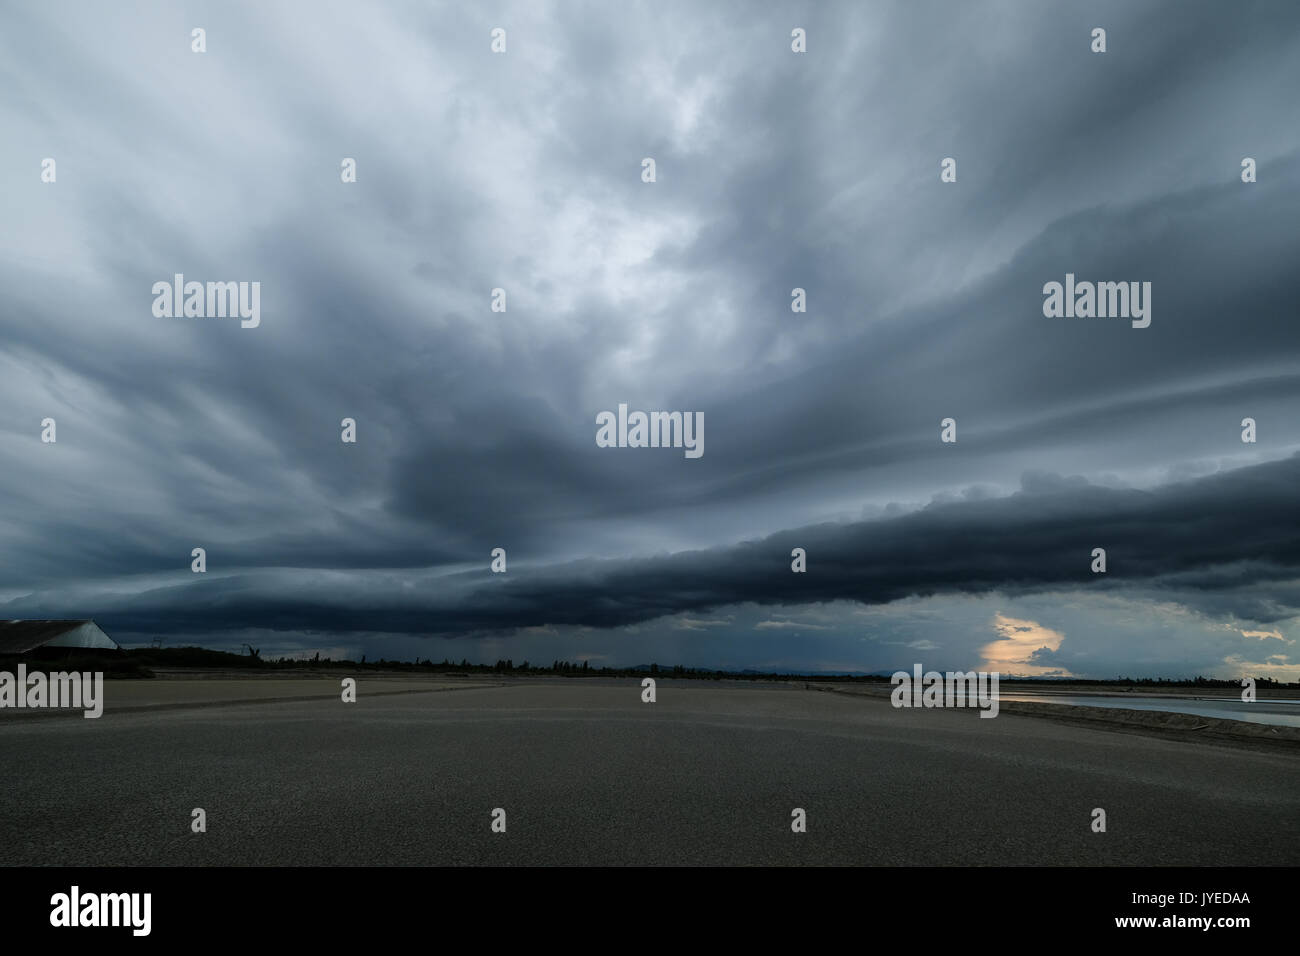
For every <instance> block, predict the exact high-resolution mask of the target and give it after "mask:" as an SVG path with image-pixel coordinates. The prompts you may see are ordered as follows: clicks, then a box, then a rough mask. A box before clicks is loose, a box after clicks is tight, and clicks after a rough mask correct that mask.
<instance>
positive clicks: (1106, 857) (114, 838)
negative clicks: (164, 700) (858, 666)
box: [0, 678, 1300, 866]
mask: <svg viewBox="0 0 1300 956" xmlns="http://www.w3.org/2000/svg"><path fill="white" fill-rule="evenodd" d="M398 686H399V685H397V684H395V683H393V682H385V684H384V686H383V688H382V689H383V690H391V689H396V688H397V687H398ZM371 687H373V685H368V684H367V682H366V681H365V679H364V678H363V679H362V680H361V682H360V697H359V700H358V702H357V703H356V704H343V703H341V702H340V701H339V700H338V697H337V696H334V697H332V698H320V699H303V700H296V701H289V702H278V703H270V702H257V703H244V704H221V705H216V706H212V705H209V706H203V707H194V708H184V707H180V708H177V707H174V706H173V707H172V708H171V709H165V710H157V711H154V712H147V711H143V710H134V709H129V708H125V707H124V708H122V709H120V710H115V709H114V708H113V706H111V702H112V701H113V700H114V698H113V696H111V695H110V696H109V700H110V707H109V708H108V709H107V710H106V712H105V715H104V717H102V718H101V719H99V720H84V719H82V718H80V717H72V716H66V715H60V716H57V717H50V718H40V719H22V718H18V719H5V720H0V764H2V770H3V773H2V775H0V864H5V865H9V864H58V865H75V866H82V865H105V864H189V865H193V864H259V865H266V864H336V865H337V864H344V865H346V864H475V863H482V864H555V863H562V864H567V863H600V864H625V863H632V864H646V863H651V864H677V863H691V864H1068V865H1095V864H1156V865H1161V864H1193V865H1196V864H1204V865H1230V864H1231V865H1252V864H1296V863H1300V759H1297V758H1296V757H1294V756H1290V755H1287V754H1272V753H1259V752H1250V751H1245V750H1239V749H1234V748H1232V747H1228V746H1221V745H1211V744H1197V743H1184V742H1179V741H1170V740H1161V739H1157V738H1148V737H1143V736H1137V735H1133V734H1121V733H1113V732H1109V731H1105V730H1096V729H1091V728H1088V727H1078V726H1071V725H1068V724H1061V723H1057V722H1054V721H1048V720H1040V719H1037V718H1034V717H1024V716H1016V715H1012V714H1003V715H1001V716H999V717H998V718H996V719H993V720H988V719H980V718H979V717H977V716H976V713H975V712H973V711H965V710H895V709H893V708H892V707H890V706H889V704H888V702H887V701H886V700H881V699H872V698H863V697H850V696H846V695H841V694H830V693H818V692H815V691H809V690H804V689H802V688H800V687H798V686H789V685H779V684H778V685H763V684H759V685H750V684H735V685H731V684H714V683H712V682H703V683H698V684H697V683H692V682H674V681H666V680H664V681H660V683H659V688H658V702H657V703H654V704H643V703H642V702H641V698H640V693H641V692H640V687H639V684H638V682H637V681H635V680H630V681H627V682H625V683H619V682H595V681H563V680H556V681H535V682H534V681H521V682H513V683H510V684H509V685H508V686H471V687H468V688H463V689H457V690H452V691H449V692H436V691H433V690H430V691H427V692H419V693H404V694H387V695H381V694H378V693H375V694H371V695H370V696H367V689H368V688H371ZM374 689H375V690H379V689H381V688H374ZM111 690H112V689H111V688H110V691H111ZM124 693H125V692H124V691H119V695H122V694H124ZM119 699H120V700H122V701H123V702H125V697H124V696H119ZM195 807H203V808H204V809H205V810H206V811H207V821H208V832H207V833H205V834H193V833H191V832H190V811H191V810H192V809H193V808H195ZM494 807H503V808H505V810H506V813H507V832H506V833H504V834H494V833H492V832H491V831H490V826H489V825H490V821H491V816H490V814H491V811H492V809H493V808H494ZM794 807H803V808H805V809H806V810H807V814H808V832H807V833H804V834H795V833H792V832H791V830H790V811H791V809H792V808H794ZM1094 807H1103V808H1104V809H1105V810H1106V813H1107V816H1108V830H1107V832H1106V833H1104V834H1097V833H1093V832H1091V830H1090V829H1089V822H1090V820H1091V811H1092V809H1093V808H1094Z"/></svg>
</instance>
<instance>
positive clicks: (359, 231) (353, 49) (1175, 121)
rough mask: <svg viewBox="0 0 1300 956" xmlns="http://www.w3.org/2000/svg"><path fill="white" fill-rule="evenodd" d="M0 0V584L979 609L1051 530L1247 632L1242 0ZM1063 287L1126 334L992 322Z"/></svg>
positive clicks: (1249, 145)
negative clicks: (646, 176) (696, 0)
mask: <svg viewBox="0 0 1300 956" xmlns="http://www.w3.org/2000/svg"><path fill="white" fill-rule="evenodd" d="M5 17H6V19H7V21H8V26H9V29H6V30H4V31H0V80H3V82H4V88H5V89H6V90H8V91H9V93H8V95H7V96H6V98H5V99H4V100H3V101H2V102H0V122H3V123H4V126H5V129H6V130H7V131H8V133H7V137H6V139H7V142H8V144H9V145H8V146H7V148H6V149H5V150H4V153H3V155H2V156H0V205H3V207H4V208H5V209H6V210H8V211H9V212H8V214H7V216H6V220H7V228H6V229H5V230H4V234H3V236H0V253H2V255H0V309H2V311H3V316H4V322H3V326H2V327H0V346H2V348H0V403H3V405H4V407H6V408H7V409H9V410H10V411H9V413H8V414H7V415H6V416H5V418H4V421H3V424H2V426H0V427H2V428H3V432H2V433H0V490H3V492H4V495H3V501H2V502H0V555H3V559H4V575H3V579H0V595H3V596H4V597H7V598H8V599H9V600H10V604H9V605H8V613H10V614H13V615H19V616H34V615H35V613H37V612H38V611H39V612H41V613H49V614H55V615H63V614H71V613H74V612H75V613H85V614H90V615H92V616H95V617H98V618H101V619H106V620H107V621H108V623H110V624H115V625H116V626H118V627H120V628H123V629H126V630H129V631H131V632H148V631H150V630H159V631H162V630H179V631H190V632H198V631H204V632H206V633H211V632H214V631H215V632H220V631H222V630H227V629H234V628H239V627H245V626H253V627H266V628H274V629H280V630H283V631H285V632H286V633H291V632H294V631H303V632H306V631H310V630H312V629H314V628H322V629H326V630H329V629H335V630H345V629H349V628H353V627H356V628H357V629H358V630H364V631H367V632H375V631H378V632H409V633H413V634H423V633H448V634H451V633H473V634H480V633H482V632H483V631H485V630H490V629H492V628H498V627H505V628H509V627H514V626H517V625H524V624H533V623H537V622H543V621H545V622H559V623H564V622H568V623H572V624H583V625H590V626H606V625H612V624H625V623H628V622H632V621H638V620H647V619H650V618H652V617H654V616H655V615H658V614H669V613H676V612H682V611H690V610H697V609H702V608H708V607H717V606H721V605H724V604H727V603H730V602H746V601H754V600H757V601H767V600H774V601H777V600H779V601H782V602H788V603H798V602H804V601H824V600H829V599H832V598H848V599H861V600H867V601H881V600H890V599H892V598H894V597H898V596H900V595H905V594H912V593H929V592H934V593H949V592H984V591H989V590H995V591H1000V592H1005V593H1014V592H1016V591H1017V590H1018V589H1022V588H1029V589H1034V588H1043V587H1047V586H1057V585H1061V584H1065V583H1069V582H1071V581H1075V580H1076V579H1077V578H1078V576H1079V569H1080V567H1082V566H1083V565H1082V564H1080V563H1079V560H1078V558H1077V553H1078V551H1077V549H1079V548H1082V549H1083V554H1084V555H1085V556H1086V554H1087V552H1088V551H1089V550H1090V549H1091V548H1092V547H1094V546H1107V547H1109V548H1111V549H1112V550H1111V553H1112V560H1114V561H1115V562H1116V564H1115V566H1114V571H1113V572H1112V576H1111V578H1109V579H1108V582H1107V586H1108V587H1116V586H1118V583H1117V582H1119V581H1121V580H1122V581H1123V582H1125V583H1127V584H1128V585H1132V584H1133V583H1134V582H1137V581H1141V582H1142V584H1143V586H1144V587H1148V586H1149V587H1155V588H1174V587H1175V585H1176V586H1177V590H1178V591H1179V593H1180V594H1182V595H1183V597H1182V599H1183V600H1187V601H1190V602H1196V603H1198V604H1199V605H1201V606H1204V607H1207V608H1209V609H1211V610H1214V609H1215V608H1218V609H1221V610H1223V612H1224V613H1227V612H1228V609H1229V608H1231V613H1234V614H1243V615H1248V616H1253V617H1254V618H1255V619H1257V620H1260V621H1275V620H1279V619H1281V618H1283V617H1287V616H1290V615H1293V614H1294V608H1295V605H1294V604H1293V603H1292V602H1291V596H1290V595H1291V594H1292V593H1293V584H1292V583H1291V582H1293V580H1294V578H1295V577H1296V575H1295V574H1294V570H1295V568H1294V553H1293V552H1291V551H1289V550H1287V547H1286V545H1285V542H1284V541H1275V540H1273V539H1272V538H1270V537H1269V535H1270V534H1275V535H1276V536H1277V537H1278V538H1280V539H1286V538H1287V537H1288V536H1290V537H1291V538H1294V537H1295V532H1296V531H1297V530H1298V529H1297V522H1296V520H1295V519H1296V517H1297V516H1296V512H1295V510H1294V508H1293V507H1288V504H1287V500H1286V496H1285V494H1283V493H1282V492H1281V490H1280V486H1278V485H1277V484H1276V482H1280V481H1283V480H1284V479H1285V478H1286V476H1287V475H1288V474H1289V475H1290V476H1291V477H1292V479H1294V469H1295V463H1294V458H1293V457H1291V456H1292V455H1293V453H1294V452H1295V450H1296V449H1297V448H1300V419H1297V417H1296V415H1295V413H1294V409H1295V407H1296V399H1297V397H1300V333H1297V330H1296V326H1295V322H1294V317H1295V314H1296V306H1295V303H1296V301H1297V295H1298V294H1300V283H1298V282H1297V280H1296V276H1295V268H1294V264H1295V263H1296V262H1297V261H1300V238H1297V234H1296V230H1295V228H1294V222H1295V218H1296V217H1295V213H1296V201H1295V197H1296V196H1297V195H1300V122H1298V121H1300V107H1298V106H1297V103H1296V101H1295V98H1294V97H1293V96H1292V95H1291V91H1292V90H1294V89H1295V88H1296V87H1297V83H1300V10H1297V8H1296V7H1295V6H1294V5H1292V4H1284V3H1261V4H1254V5H1248V6H1247V7H1234V8H1231V9H1229V8H1227V7H1225V6H1223V5H1221V4H1212V3H1192V4H1188V3H1179V4H1172V3H1167V4H1153V5H1147V6H1144V7H1143V8H1141V9H1135V8H1133V7H1132V5H1130V4H1124V3H1110V4H1098V5H1094V6H1093V7H1091V8H1090V9H1088V10H1087V11H1083V10H1079V9H1077V8H1076V7H1075V6H1074V5H1071V4H1064V3H1042V4H1038V3H1035V4H1028V3H1026V4H1007V5H1003V6H987V7H971V8H966V7H961V6H959V5H953V4H947V3H945V4H928V3H919V4H918V3H898V4H886V5H858V4H829V5H819V6H817V7H816V8H815V9H807V8H803V7H792V8H789V9H785V8H779V7H767V6H765V7H763V8H762V9H761V10H759V9H757V8H754V7H753V6H752V5H748V4H725V3H724V4H710V5H698V4H683V5H672V4H669V5H666V6H665V5H662V4H656V5H632V6H628V7H620V11H619V12H618V14H617V15H615V14H614V13H613V12H611V11H606V10H601V9H600V8H577V7H571V6H567V5H556V6H554V7H537V6H535V5H531V4H519V5H513V6H512V5H506V6H503V7H500V8H497V9H494V10H492V11H490V12H489V11H483V10H479V9H477V8H472V9H471V8H466V7H458V6H456V5H434V6H428V5H424V4H418V5H417V4H411V5H403V4H393V5H388V6H383V7H374V8H371V9H367V10H365V11H364V12H362V11H359V10H357V9H355V8H353V7H351V6H347V5H342V4H339V5H322V6H320V7H319V8H315V7H314V8H313V9H312V11H311V12H310V13H305V12H303V11H294V10H291V9H289V8H280V7H274V6H272V7H264V6H260V5H242V6H229V7H224V6H223V7H221V8H214V9H210V10H209V9H204V10H194V11H188V10H187V11H181V10H179V9H178V8H172V7H169V6H164V5H140V6H137V7H133V8H128V9H127V10H126V11H125V12H123V13H121V14H120V15H119V14H115V13H111V12H110V11H107V10H101V9H99V8H97V7H96V6H94V5H89V4H87V5H80V6H76V5H74V6H72V7H67V8H61V10H60V11H59V12H58V13H56V12H54V11H45V10H42V9H41V8H40V7H38V6H35V5H31V6H27V7H23V8H11V9H10V10H8V11H7V12H6V14H5ZM198 25H202V26H204V27H206V29H207V31H208V48H209V52H208V53H206V54H203V55H197V54H193V53H191V52H190V51H189V31H190V29H191V28H192V27H193V26H198ZM498 25H500V26H505V27H506V28H507V29H508V31H509V44H510V45H509V52H508V53H507V54H506V55H505V56H494V55H493V54H491V53H490V52H489V50H488V31H489V30H490V29H491V28H492V27H493V26H498ZM796 25H798V26H803V27H805V28H806V29H807V30H808V36H809V52H808V53H807V54H806V55H803V56H796V55H794V54H791V53H790V52H789V31H790V29H791V27H793V26H796ZM1097 25H1102V26H1105V27H1106V28H1107V30H1108V41H1109V51H1108V52H1107V53H1106V54H1104V55H1095V54H1092V53H1090V52H1089V51H1088V36H1089V31H1090V30H1091V28H1092V27H1093V26H1097ZM46 156H53V157H55V158H56V159H57V161H58V163H59V180H58V182H57V184H54V185H48V184H42V183H40V182H39V162H40V160H41V159H42V158H43V157H46ZM344 156H352V157H355V158H356V159H357V161H358V171H359V175H358V182H357V183H356V184H355V185H348V186H345V185H343V184H341V183H340V182H339V178H338V168H339V161H340V160H341V158H342V157H344ZM643 156H653V157H655V158H656V160H657V163H658V170H659V181H658V182H657V183H655V184H654V185H646V184H643V183H642V182H641V181H640V161H641V158H642V157H643ZM945 156H954V157H956V158H957V160H958V170H959V178H958V182H957V183H956V184H941V183H940V182H939V180H938V163H939V160H940V159H941V158H943V157H945ZM1243 156H1253V157H1255V158H1256V159H1257V160H1258V161H1259V168H1260V172H1259V182H1258V183H1255V184H1252V185H1246V184H1243V183H1241V182H1240V180H1239V178H1238V175H1237V173H1238V170H1239V163H1240V160H1241V158H1242V157H1243ZM175 272H184V273H185V274H186V275H187V276H188V277H191V278H197V279H200V280H204V279H246V280H258V281H261V282H262V286H263V319H262V325H261V327H259V328H258V329H255V330H241V329H240V328H239V327H238V325H237V323H233V324H231V323H227V324H223V323H221V322H220V321H217V320H180V319H174V320H168V319H156V318H154V317H153V316H152V315H151V313H150V308H149V307H150V304H151V295H150V291H149V290H150V287H151V285H152V283H153V282H154V281H157V280H159V279H164V278H168V277H170V276H171V275H172V274H173V273H175ZM1066 272H1073V273H1075V274H1076V275H1078V276H1079V277H1080V278H1093V279H1116V280H1120V279H1133V280H1145V281H1150V282H1152V283H1153V321H1152V325H1151V327H1150V328H1148V329H1144V330H1136V329H1132V328H1130V327H1129V326H1128V324H1127V323H1126V322H1122V321H1115V320H1083V319H1075V320H1070V319H1057V320H1052V319H1046V318H1044V317H1043V315H1042V313H1041V303H1042V295H1041V292H1040V290H1041V287H1042V285H1043V283H1044V282H1047V281H1051V280H1057V281H1059V280H1060V279H1062V278H1063V276H1064V274H1065V273H1066ZM498 286H500V287H503V288H505V289H506V290H507V292H508V295H509V311H508V312H506V313H504V314H499V313H492V312H490V311H489V308H488V305H489V291H490V290H491V289H492V288H493V287H498ZM795 286H800V287H803V288H805V289H807V291H808V300H809V311H808V313H807V314H801V315H795V314H792V313H791V312H790V310H789V296H790V289H791V288H793V287H795ZM619 402H627V403H629V404H630V405H631V406H632V407H633V408H646V409H656V408H662V409H683V410H701V411H703V412H704V415H705V419H706V424H707V427H706V453H705V455H704V457H703V458H701V459H699V460H696V461H688V460H685V459H684V458H683V457H682V456H681V455H680V453H673V452H666V451H649V450H646V451H635V450H611V449H601V448H597V447H596V446H595V443H594V435H595V424H594V421H595V415H596V413H597V412H599V411H601V410H603V409H612V408H614V407H616V405H617V404H618V403H619ZM46 416H50V417H54V418H55V419H56V420H57V421H58V427H59V441H58V444H57V445H43V444H41V443H40V441H39V437H38V436H39V422H40V420H41V419H42V418H44V417H46ZM344 416H350V417H353V418H355V419H356V420H357V422H358V430H359V443H358V444H357V445H356V446H347V445H343V444H341V443H340V442H339V441H338V422H339V420H340V419H341V418H343V417H344ZM946 416H954V417H956V418H957V420H958V423H959V441H958V443H957V444H956V445H943V444H940V443H939V441H938V423H939V420H940V419H941V418H944V417H946ZM1246 416H1251V417H1254V418H1255V419H1256V420H1257V421H1258V422H1259V432H1260V441H1259V443H1258V444H1257V445H1243V444H1242V443H1241V442H1240V440H1239V432H1240V425H1239V423H1240V421H1241V419H1242V418H1243V417H1246ZM1026 472H1030V473H1039V472H1041V473H1057V474H1073V475H1081V476H1085V477H1086V479H1087V480H1088V481H1089V482H1090V484H1089V485H1088V486H1087V487H1083V488H1079V489H1077V490H1069V489H1066V490H1064V491H1062V492H1061V493H1059V494H1052V493H1041V492H1040V493H1031V491H1030V489H1029V488H1026V489H1025V490H1023V491H1018V492H1017V488H1018V487H1019V479H1020V476H1021V475H1022V474H1023V473H1026ZM1189 478H1198V479H1199V480H1196V481H1191V482H1187V481H1186V479H1189ZM1179 482H1182V483H1179ZM971 488H976V489H980V491H978V492H968V491H966V489H971ZM1013 492H1015V493H1013ZM962 494H969V495H971V496H977V495H978V494H983V495H984V496H985V497H986V499H987V500H959V501H957V502H954V503H952V504H944V502H945V501H947V500H948V498H949V497H951V496H953V495H958V496H960V495H962ZM931 500H937V501H938V503H937V504H934V505H931V506H929V507H924V508H922V507H921V506H923V505H925V504H926V503H927V502H929V501H931ZM1192 505H1194V506H1195V507H1196V508H1198V509H1201V511H1200V512H1198V514H1204V515H1205V516H1206V517H1203V518H1202V517H1196V516H1190V515H1189V517H1188V519H1187V521H1186V522H1185V523H1182V524H1180V523H1179V522H1178V521H1177V520H1176V516H1177V514H1178V513H1179V512H1178V509H1179V508H1185V507H1191V506H1192ZM918 508H919V509H920V510H916V509H918ZM1270 508H1271V509H1272V510H1271V511H1270V510H1268V509H1270ZM1045 509H1046V510H1045ZM1052 509H1055V510H1052ZM1242 509H1245V510H1244V512H1243V511H1242ZM1239 513H1244V514H1247V515H1249V516H1250V522H1253V525H1252V526H1250V527H1242V528H1239V529H1238V530H1237V531H1236V533H1235V534H1234V533H1233V531H1232V529H1233V528H1234V520H1233V515H1234V514H1239ZM880 515H886V516H887V519H888V520H883V521H880V520H870V521H865V522H860V523H850V524H842V523H841V522H843V521H844V520H845V519H848V520H849V521H850V522H855V521H856V520H857V519H860V518H863V517H864V516H865V517H871V518H874V517H876V516H880ZM1242 520H1243V523H1245V519H1242ZM827 521H831V522H833V523H832V524H829V525H827V524H824V522H827ZM790 528H803V529H806V530H804V531H799V532H793V531H786V530H784V529H790ZM1270 529H1271V530H1270ZM1213 535H1220V537H1218V538H1213V539H1212V540H1211V538H1212V537H1213ZM795 538H798V539H800V540H798V541H794V539H795ZM1103 538H1106V539H1108V540H1102V539H1103ZM759 539H761V540H762V542H763V543H762V544H761V545H759V544H745V543H744V542H747V541H749V542H752V541H754V540H759ZM1085 539H1086V540H1085ZM792 541H793V544H791V542H792ZM1108 541H1109V542H1115V544H1113V545H1112V544H1110V543H1108ZM1144 542H1149V544H1148V543H1144ZM794 544H798V545H799V546H802V547H806V548H808V549H809V551H810V555H811V557H812V568H813V570H811V571H810V573H809V574H807V575H801V576H796V575H791V574H790V573H789V570H788V563H789V561H788V553H789V547H788V546H787V545H789V546H794ZM959 545H960V546H959ZM195 546H203V547H206V548H207V549H208V551H209V554H210V556H211V558H210V566H211V567H212V569H213V570H212V571H211V572H210V574H209V576H208V578H207V579H203V580H191V579H190V577H189V576H188V563H189V553H190V549H191V548H192V547H195ZM494 547H505V548H507V549H508V551H509V554H510V557H511V571H510V572H509V574H508V575H507V576H506V578H505V579H504V580H497V579H485V580H480V578H481V576H482V575H483V574H486V571H482V572H480V571H479V570H478V569H480V568H484V567H485V566H486V563H487V555H488V552H489V551H490V550H491V549H492V548H494ZM665 553H666V554H670V556H668V557H655V555H658V554H665ZM1121 555H1122V556H1121ZM466 567H472V568H474V569H475V570H474V571H473V572H466V571H465V570H464V569H465V568H466ZM1234 567H1235V568H1236V570H1235V571H1233V570H1231V569H1232V568H1234ZM1085 570H1086V569H1085ZM176 574H184V575H186V577H185V578H184V579H182V580H183V583H181V581H174V580H173V578H174V576H175V575H176ZM1089 577H1090V576H1089ZM160 585H163V588H162V589H161V590H160ZM1081 586H1083V587H1088V588H1092V587H1095V586H1096V583H1095V582H1092V581H1087V582H1086V583H1084V584H1083V585H1081ZM412 590H414V591H416V592H417V593H416V594H414V595H412V594H411V593H410V592H411V591H412ZM1233 595H1235V597H1232V596H1233ZM791 647H796V645H794V644H791Z"/></svg>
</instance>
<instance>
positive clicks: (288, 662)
mask: <svg viewBox="0 0 1300 956" xmlns="http://www.w3.org/2000/svg"><path fill="white" fill-rule="evenodd" d="M244 647H246V648H248V652H246V653H239V654H236V653H232V652H230V651H215V650H210V649H208V648H205V647H142V648H135V649H133V650H128V651H125V652H124V653H125V654H126V655H127V656H128V657H129V658H130V659H131V660H132V662H133V663H135V664H136V665H139V666H140V668H141V669H142V670H143V669H144V668H147V667H149V666H150V665H152V666H158V667H213V668H243V669H255V670H267V671H273V670H302V669H307V670H317V669H320V670H339V669H347V670H376V671H379V670H383V671H401V672H406V673H413V674H519V675H553V676H558V677H575V678H581V677H632V676H645V675H647V674H648V675H652V676H657V677H659V676H662V677H683V678H694V679H696V680H791V681H805V682H810V683H818V682H833V683H837V684H845V683H865V684H881V683H884V684H887V683H888V682H889V676H890V675H889V674H824V673H823V674H801V673H799V672H797V671H787V672H768V671H755V670H742V671H729V670H718V669H710V668H701V667H685V666H683V665H681V664H676V665H671V666H669V665H660V664H657V663H648V664H638V665H636V666H634V667H604V666H601V667H592V666H591V662H590V661H589V660H582V661H561V660H553V661H551V663H550V664H549V665H546V664H533V663H531V662H530V661H524V662H523V663H521V664H518V665H516V664H515V662H514V660H513V659H512V658H505V659H502V660H498V661H496V662H495V663H493V664H475V663H470V661H469V659H468V658H461V659H460V661H452V660H450V659H448V658H443V659H442V661H441V662H438V661H434V660H432V659H430V658H424V659H420V658H416V659H415V660H413V661H403V660H389V659H388V658H384V657H381V658H379V659H378V660H368V659H367V656H366V655H364V654H363V655H362V656H361V660H360V661H354V660H351V659H348V658H340V659H338V660H335V659H334V658H332V657H322V656H321V655H320V652H319V651H317V652H316V653H314V654H313V655H312V656H310V657H307V656H305V655H304V656H301V657H279V658H274V659H272V658H264V657H262V656H261V652H260V650H258V649H254V648H252V647H249V646H248V645H244ZM1000 683H1002V684H1008V683H1010V684H1016V683H1028V684H1038V685H1041V684H1043V683H1059V684H1068V685H1071V686H1080V687H1110V688H1115V687H1133V688H1160V687H1163V688H1174V687H1215V688H1235V689H1237V690H1240V689H1241V680H1240V679H1220V678H1213V677H1199V676H1198V677H1194V678H1168V677H1136V678H1133V677H1116V678H1113V679H1109V680H1103V679H1096V678H1091V679H1085V678H1076V677H1059V678H1041V677H1036V678H1025V677H1021V678H1015V677H1003V678H1002V679H1001V681H1000ZM1255 683H1256V686H1257V687H1258V688H1273V689H1277V688H1296V687H1300V683H1294V682H1293V683H1286V682H1282V681H1276V680H1273V679H1271V678H1268V677H1257V678H1255Z"/></svg>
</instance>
